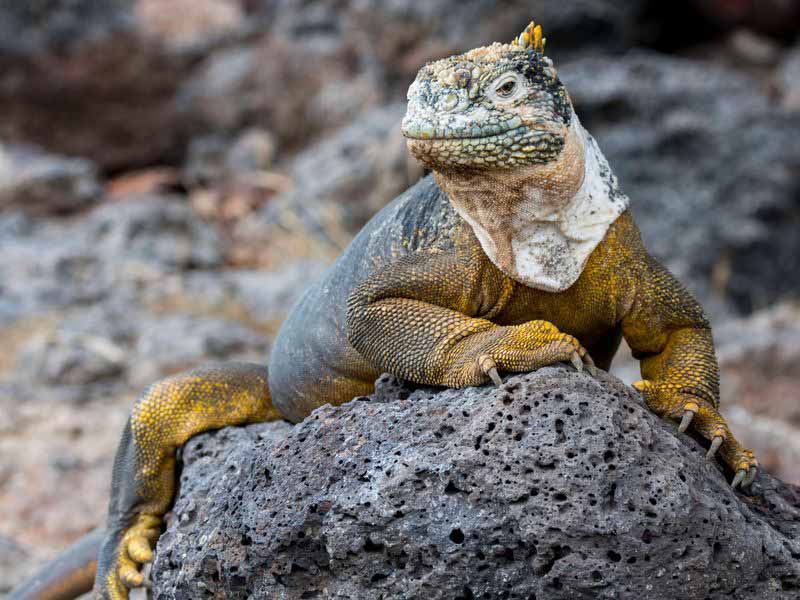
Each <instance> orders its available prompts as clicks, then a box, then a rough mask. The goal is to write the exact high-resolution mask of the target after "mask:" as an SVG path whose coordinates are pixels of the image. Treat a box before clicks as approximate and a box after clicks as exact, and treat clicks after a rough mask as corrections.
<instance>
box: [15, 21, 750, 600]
mask: <svg viewBox="0 0 800 600" xmlns="http://www.w3.org/2000/svg"><path fill="white" fill-rule="evenodd" d="M543 50H544V39H543V37H542V33H541V28H539V27H536V26H534V25H533V24H531V25H530V26H529V27H528V28H527V29H526V30H525V32H523V34H522V35H521V36H520V37H519V38H518V39H517V40H515V41H514V42H513V43H512V44H505V45H501V44H494V45H492V46H489V47H486V48H479V49H475V50H473V51H470V52H469V53H466V54H464V55H461V56H456V57H451V58H449V59H444V60H442V61H437V62H435V63H432V64H431V65H427V66H426V67H424V68H423V69H422V70H421V71H420V74H419V75H418V77H417V81H416V82H415V84H414V85H413V86H412V89H411V90H410V92H409V95H410V103H409V113H408V115H407V117H406V119H405V120H404V133H405V135H406V137H408V138H409V149H410V151H411V152H412V153H413V154H414V155H415V156H416V157H417V158H418V159H419V160H421V161H422V162H423V163H424V164H426V166H428V167H429V168H430V169H431V170H432V171H433V172H434V175H435V179H436V183H434V182H433V181H432V180H431V178H430V177H428V178H425V179H423V180H422V181H421V182H420V183H418V184H417V185H416V186H415V187H413V188H412V189H411V190H409V191H408V192H407V193H406V194H404V195H402V196H400V197H399V198H397V199H396V200H395V201H394V202H393V203H391V204H390V205H389V206H387V207H386V208H385V209H384V210H383V211H381V213H380V214H378V215H376V217H375V218H373V219H372V221H370V223H369V224H367V225H366V226H365V228H364V230H362V232H361V233H360V234H359V235H358V236H357V237H356V239H355V240H354V241H353V242H352V244H351V246H350V247H349V248H348V250H346V251H345V253H344V254H343V255H342V257H340V259H339V260H338V261H337V263H336V264H335V265H334V266H333V267H332V268H331V269H330V270H329V272H328V273H327V274H326V275H325V276H324V277H323V279H322V281H320V282H319V283H318V284H315V285H314V286H312V287H311V288H310V289H309V291H308V292H307V293H306V295H305V296H304V297H303V298H302V299H301V300H300V302H299V303H298V304H297V305H296V306H295V307H294V308H293V309H292V311H291V313H290V315H289V317H288V319H287V321H286V322H285V323H284V325H283V327H282V328H281V331H280V333H279V335H278V338H277V339H276V342H275V347H274V348H273V353H272V356H271V359H270V366H269V377H267V370H266V369H265V368H264V367H261V366H258V365H252V364H240V363H237V364H223V365H213V366H209V367H204V368H201V369H197V370H194V371H191V372H189V373H186V374H182V375H178V376H175V377H172V378H169V379H167V380H164V381H162V382H160V383H158V384H156V385H154V386H152V387H151V388H150V389H149V390H148V391H147V392H146V393H145V394H144V395H143V396H142V397H141V398H140V400H139V401H138V402H137V403H136V405H135V407H134V409H133V412H132V415H131V419H130V421H129V424H128V426H127V427H126V430H125V432H124V434H123V438H122V441H121V443H120V447H119V450H118V452H117V457H116V460H115V467H114V475H113V480H112V500H111V505H110V507H109V518H108V526H107V531H106V535H105V540H104V542H103V545H102V547H101V548H100V552H99V559H98V570H97V578H96V584H95V595H96V597H97V598H101V599H110V600H124V599H126V598H127V597H128V590H129V589H130V588H134V587H139V586H141V585H143V584H144V581H143V577H142V574H141V567H142V565H143V564H144V563H146V562H149V561H150V560H151V559H152V555H153V547H154V543H155V541H156V540H157V538H158V535H159V534H160V531H161V527H162V518H163V515H164V513H165V512H166V511H167V510H168V509H169V507H170V506H171V504H172V501H173V494H174V488H175V460H176V459H175V453H176V450H177V448H178V447H180V446H181V445H182V444H183V443H185V442H186V441H187V440H188V439H189V438H190V437H191V436H192V435H196V434H197V433H200V432H202V431H207V430H209V429H215V428H219V427H224V426H227V425H241V424H245V423H254V422H260V421H270V420H275V419H279V418H286V419H288V420H291V421H299V420H301V419H303V418H304V417H305V416H307V415H308V414H309V413H310V412H311V411H312V410H313V409H314V408H316V407H318V406H321V405H323V404H326V403H331V404H341V403H344V402H347V401H348V400H350V399H351V398H352V397H354V396H358V395H362V394H366V393H369V392H370V391H371V390H372V385H373V382H374V380H375V378H376V377H377V376H378V375H379V374H380V373H382V372H389V373H392V374H394V375H397V376H399V377H402V378H405V379H408V380H411V381H415V382H418V383H421V384H432V385H444V386H449V387H463V386H471V385H481V384H484V383H487V382H489V381H494V382H495V383H498V384H499V383H500V381H501V380H500V374H499V373H500V372H524V371H530V370H534V369H537V368H539V367H541V366H544V365H549V364H553V363H556V362H561V361H567V362H570V363H571V364H573V365H574V366H575V367H576V368H578V369H587V370H588V371H589V372H594V369H595V368H596V367H595V365H596V366H597V367H600V368H603V369H608V368H609V366H610V364H611V360H612V358H613V356H614V354H615V353H616V351H617V348H618V345H619V343H620V340H621V338H622V337H623V336H624V337H625V339H626V340H627V342H628V344H629V346H630V347H631V349H632V350H633V352H634V355H635V356H636V357H637V358H638V359H639V360H640V361H641V372H642V377H643V379H642V381H640V382H637V383H636V384H635V386H636V387H637V389H639V390H640V391H641V392H642V394H643V396H644V399H645V400H646V402H647V405H648V406H649V407H650V408H651V409H652V410H653V411H654V412H655V413H656V414H658V415H660V416H662V417H664V418H667V419H673V420H676V421H678V420H680V421H681V425H680V429H681V430H685V429H686V428H687V427H689V426H691V427H692V428H693V429H694V430H695V431H696V432H697V433H699V434H700V435H702V436H703V437H704V438H706V439H707V440H709V442H710V450H709V457H713V456H714V455H715V453H717V452H718V454H719V456H720V457H721V458H722V460H723V461H724V462H725V464H726V465H727V466H728V467H729V468H730V469H731V470H732V471H733V472H734V474H735V476H734V482H733V483H734V487H736V485H739V484H742V485H749V484H750V483H751V482H752V480H753V478H754V477H755V475H756V469H757V465H758V463H757V461H756V459H755V458H754V456H753V454H752V452H751V451H749V450H747V449H745V448H743V447H742V446H741V445H740V444H739V443H738V441H737V440H736V439H735V437H734V436H733V434H732V433H731V431H730V429H729V428H728V426H727V424H726V422H725V420H724V418H723V417H722V416H721V415H720V413H719V411H718V407H719V382H718V370H717V363H716V358H715V355H714V345H713V341H712V337H711V331H710V329H709V325H708V321H707V319H706V317H705V315H704V314H703V310H702V308H701V307H700V306H699V304H698V303H697V302H696V301H695V300H694V298H692V296H691V295H690V294H689V293H688V292H687V291H686V290H685V289H684V288H683V287H682V286H681V285H680V284H679V283H678V282H677V281H676V280H675V279H674V278H673V277H672V276H671V275H670V274H669V273H668V272H667V271H666V270H665V269H664V268H663V267H662V266H661V265H659V264H658V263H657V262H656V261H655V260H654V259H653V258H651V257H650V256H649V255H648V254H647V252H646V250H645V248H644V246H643V244H642V241H641V238H640V235H639V231H638V229H637V227H636V225H635V223H634V222H633V219H632V217H631V215H630V213H629V212H627V211H626V210H620V211H619V212H618V213H617V214H619V216H618V217H616V218H615V219H613V222H611V223H609V226H608V229H607V231H606V232H605V235H604V236H603V237H602V241H599V243H598V244H597V245H596V246H595V247H594V249H593V251H591V253H590V254H589V255H588V259H587V260H586V262H585V263H584V264H583V265H582V270H581V271H580V272H579V275H578V276H577V278H576V279H575V280H574V281H573V282H571V284H570V285H569V286H568V287H566V288H565V289H558V290H555V291H554V290H549V291H548V289H542V286H537V285H527V284H526V283H525V281H523V279H524V278H522V277H515V276H512V275H516V271H515V269H517V268H519V267H520V265H519V264H518V261H517V259H516V258H515V256H514V255H513V252H512V250H513V244H511V243H509V241H508V240H507V239H504V238H503V236H504V235H505V234H506V233H507V231H511V230H513V229H514V228H515V227H519V226H520V222H518V221H516V222H515V221H514V220H513V219H509V218H508V215H512V214H523V215H524V214H527V213H525V212H524V210H523V211H522V212H520V211H519V209H520V207H522V208H523V209H530V208H531V207H530V206H525V202H529V201H530V198H534V199H535V203H534V204H536V203H540V204H544V205H548V203H549V204H551V205H552V206H556V207H557V206H559V203H563V202H566V201H568V200H569V199H570V198H572V197H573V195H574V194H575V193H576V192H577V190H578V189H579V188H580V186H581V184H582V182H583V179H584V177H585V175H584V172H585V169H584V163H585V158H586V156H585V155H586V152H587V151H586V148H587V147H588V146H587V144H589V142H588V141H587V139H588V138H586V139H584V138H581V137H580V135H576V133H575V132H576V131H578V130H577V128H576V126H575V123H576V121H575V119H577V117H574V113H573V112H572V106H571V103H570V101H569V96H568V94H567V93H566V90H564V88H563V86H562V85H561V83H560V81H559V80H558V78H557V76H556V74H555V69H554V67H553V66H552V63H551V62H550V61H549V59H547V58H546V57H544V55H543ZM519 86H522V91H523V92H524V93H520V87H519ZM465 123H466V125H465ZM476 132H477V134H476ZM481 136H483V137H481ZM586 172H587V173H588V171H586ZM603 176H604V177H606V180H605V181H607V182H610V183H609V186H608V189H609V192H608V194H609V202H612V203H613V202H616V201H618V198H617V197H616V196H615V194H616V192H615V191H614V189H612V188H614V187H615V185H616V182H615V180H613V179H612V176H611V175H609V174H608V173H605V174H604V175H603ZM612 184H613V185H612ZM537 206H538V204H537V205H536V206H534V207H533V208H537ZM616 206H620V205H619V204H617V205H616ZM515 211H517V212H516V213H515ZM534 212H535V211H534ZM465 214H466V215H469V216H470V217H471V218H473V217H474V219H473V220H474V221H475V223H473V222H470V221H469V219H467V217H465V216H464V215H465ZM462 217H463V218H462ZM525 224H526V223H525V222H524V220H523V222H522V225H523V226H524V225H525ZM476 227H477V229H476ZM481 228H483V229H481ZM479 230H481V231H482V234H483V235H486V236H488V237H490V238H491V239H492V242H491V243H490V245H491V252H489V251H488V250H486V246H485V245H484V244H483V243H482V240H481V239H480V236H479V235H478V231H479ZM484 241H485V240H484ZM487 243H489V242H487ZM489 254H492V257H491V258H490V256H489ZM550 266H553V265H550ZM555 266H556V267H557V266H558V265H555ZM595 361H596V363H595ZM65 597H66V596H47V598H48V600H56V598H59V599H60V598H65ZM12 598H13V599H14V600H34V599H36V600H43V598H45V596H36V595H26V594H25V592H24V590H23V591H22V593H20V594H18V595H16V596H12Z"/></svg>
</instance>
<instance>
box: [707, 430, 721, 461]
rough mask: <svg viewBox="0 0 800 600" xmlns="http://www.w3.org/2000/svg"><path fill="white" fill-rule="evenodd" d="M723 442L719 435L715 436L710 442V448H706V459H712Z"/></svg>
mask: <svg viewBox="0 0 800 600" xmlns="http://www.w3.org/2000/svg"><path fill="white" fill-rule="evenodd" d="M724 441H725V438H723V437H722V436H721V435H718V436H715V437H714V439H713V440H711V446H710V447H709V448H708V452H706V458H707V459H709V460H711V459H712V458H714V455H715V454H716V453H717V450H719V447H720V446H722V442H724Z"/></svg>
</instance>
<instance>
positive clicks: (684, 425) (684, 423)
mask: <svg viewBox="0 0 800 600" xmlns="http://www.w3.org/2000/svg"><path fill="white" fill-rule="evenodd" d="M694 415H695V411H693V410H687V411H685V412H684V413H683V417H682V418H681V424H680V425H678V431H679V432H680V433H683V432H684V431H686V430H687V429H688V428H689V425H690V424H691V422H692V419H693V418H694Z"/></svg>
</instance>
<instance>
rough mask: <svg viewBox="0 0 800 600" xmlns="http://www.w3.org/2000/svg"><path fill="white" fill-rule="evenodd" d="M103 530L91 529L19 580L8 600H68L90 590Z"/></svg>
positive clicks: (103, 533)
mask: <svg viewBox="0 0 800 600" xmlns="http://www.w3.org/2000/svg"><path fill="white" fill-rule="evenodd" d="M104 535H105V531H103V530H102V529H95V530H94V531H92V532H90V533H87V534H86V535H85V536H83V537H82V538H80V539H79V540H78V541H77V542H75V543H74V544H72V545H71V546H70V547H69V548H67V549H66V550H65V551H64V552H62V553H61V554H59V555H58V556H57V557H56V558H54V559H53V560H52V561H50V562H49V563H47V564H46V565H45V566H43V567H42V568H41V569H39V570H38V571H37V572H36V573H35V574H33V575H32V576H31V577H29V578H28V579H26V580H25V581H23V582H22V583H21V584H20V585H19V586H17V588H16V589H14V591H12V592H11V596H9V598H8V600H72V599H73V598H77V597H78V596H80V595H81V594H85V593H87V592H91V591H92V587H93V585H94V576H95V571H96V570H97V555H98V552H99V551H100V544H101V543H102V541H103V536H104Z"/></svg>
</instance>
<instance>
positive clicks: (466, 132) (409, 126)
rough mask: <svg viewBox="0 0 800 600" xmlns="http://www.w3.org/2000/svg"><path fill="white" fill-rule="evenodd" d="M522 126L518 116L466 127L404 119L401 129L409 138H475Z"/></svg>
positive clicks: (501, 132)
mask: <svg viewBox="0 0 800 600" xmlns="http://www.w3.org/2000/svg"><path fill="white" fill-rule="evenodd" d="M524 128H525V127H524V126H523V124H522V120H521V119H520V118H519V117H513V118H511V119H508V120H507V121H502V122H500V123H490V124H486V125H471V126H467V127H448V126H442V127H435V126H434V125H433V124H432V123H430V122H426V121H418V120H415V119H406V120H404V121H403V125H402V129H401V131H402V133H403V136H405V137H406V138H408V139H410V140H430V141H435V140H477V139H489V138H493V137H500V136H503V135H505V134H509V133H513V132H516V131H517V130H521V129H524Z"/></svg>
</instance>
